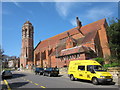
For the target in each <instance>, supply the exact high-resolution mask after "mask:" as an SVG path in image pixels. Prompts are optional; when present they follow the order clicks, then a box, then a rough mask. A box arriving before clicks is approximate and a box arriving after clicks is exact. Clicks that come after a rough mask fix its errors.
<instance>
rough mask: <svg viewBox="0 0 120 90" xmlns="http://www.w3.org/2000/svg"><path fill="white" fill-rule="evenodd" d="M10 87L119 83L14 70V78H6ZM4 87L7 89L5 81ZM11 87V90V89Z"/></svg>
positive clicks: (75, 86)
mask: <svg viewBox="0 0 120 90" xmlns="http://www.w3.org/2000/svg"><path fill="white" fill-rule="evenodd" d="M5 80H6V81H7V82H8V86H9V88H10V89H16V88H118V86H117V85H93V84H92V83H91V82H90V81H84V80H78V81H70V79H69V78H68V77H67V76H64V75H59V77H47V76H42V75H35V74H34V73H27V72H18V71H17V72H16V71H15V72H13V78H8V79H5ZM2 87H3V89H7V88H8V87H7V86H6V84H5V83H3V84H2ZM10 89H9V90H10Z"/></svg>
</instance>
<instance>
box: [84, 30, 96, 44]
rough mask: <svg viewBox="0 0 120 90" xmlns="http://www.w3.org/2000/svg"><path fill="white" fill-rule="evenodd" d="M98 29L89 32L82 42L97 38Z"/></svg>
mask: <svg viewBox="0 0 120 90" xmlns="http://www.w3.org/2000/svg"><path fill="white" fill-rule="evenodd" d="M96 33H97V31H92V32H89V33H88V34H87V35H86V36H85V37H84V39H83V41H82V43H86V42H90V41H91V40H92V39H94V38H95V36H96Z"/></svg>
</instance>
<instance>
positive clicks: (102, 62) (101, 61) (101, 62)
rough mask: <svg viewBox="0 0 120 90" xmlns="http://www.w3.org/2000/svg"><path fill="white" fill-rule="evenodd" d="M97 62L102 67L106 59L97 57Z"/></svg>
mask: <svg viewBox="0 0 120 90" xmlns="http://www.w3.org/2000/svg"><path fill="white" fill-rule="evenodd" d="M94 59H95V60H96V61H97V62H99V63H100V64H101V65H103V64H104V59H103V58H100V57H97V58H94Z"/></svg>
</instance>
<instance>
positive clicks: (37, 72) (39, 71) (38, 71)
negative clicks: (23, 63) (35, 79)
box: [35, 67, 44, 75]
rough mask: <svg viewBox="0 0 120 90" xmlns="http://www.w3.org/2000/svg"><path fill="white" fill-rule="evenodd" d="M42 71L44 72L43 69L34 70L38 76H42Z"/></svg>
mask: <svg viewBox="0 0 120 90" xmlns="http://www.w3.org/2000/svg"><path fill="white" fill-rule="evenodd" d="M43 71H44V69H43V68H38V67H37V68H35V74H36V75H37V74H40V75H42V74H43Z"/></svg>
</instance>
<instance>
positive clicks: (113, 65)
mask: <svg viewBox="0 0 120 90" xmlns="http://www.w3.org/2000/svg"><path fill="white" fill-rule="evenodd" d="M103 66H104V67H105V68H108V67H117V66H120V64H119V63H116V62H113V63H111V64H104V65H103Z"/></svg>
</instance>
